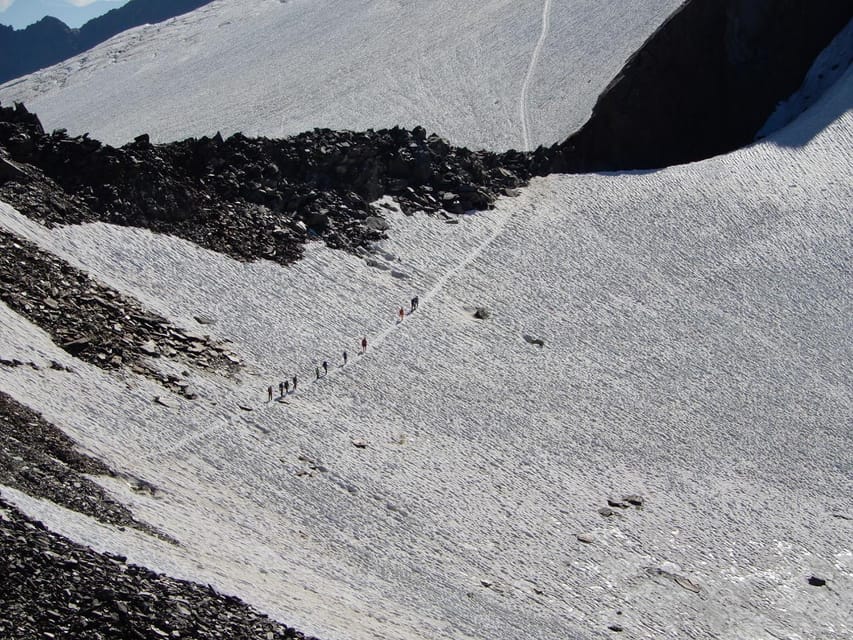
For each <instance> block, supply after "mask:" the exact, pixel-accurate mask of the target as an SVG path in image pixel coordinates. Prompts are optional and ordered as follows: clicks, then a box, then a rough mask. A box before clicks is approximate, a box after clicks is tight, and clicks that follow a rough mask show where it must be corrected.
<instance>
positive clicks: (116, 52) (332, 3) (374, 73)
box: [0, 0, 680, 150]
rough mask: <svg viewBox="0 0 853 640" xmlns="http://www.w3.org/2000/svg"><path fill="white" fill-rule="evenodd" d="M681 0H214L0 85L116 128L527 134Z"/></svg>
mask: <svg viewBox="0 0 853 640" xmlns="http://www.w3.org/2000/svg"><path fill="white" fill-rule="evenodd" d="M679 4H680V1H679V0H646V1H645V2H643V3H635V2H629V1H628V0H618V1H616V2H607V3H601V2H596V1H595V0H570V1H565V2H551V0H483V1H481V2H476V3H472V2H456V1H454V0H421V1H419V2H413V1H410V0H289V1H287V2H285V1H283V0H241V2H228V1H225V0H220V1H219V2H213V3H211V4H210V5H207V6H205V7H201V8H199V9H197V10H196V11H194V12H192V13H190V14H187V15H185V16H181V17H178V18H175V19H173V20H170V21H168V22H166V23H162V24H157V25H150V26H146V27H140V28H138V29H134V30H131V31H128V32H126V33H124V34H121V35H119V36H116V37H115V38H113V39H112V40H111V41H109V42H107V43H104V44H103V45H101V46H99V47H97V48H96V49H93V50H92V51H89V52H86V53H84V54H82V55H80V56H78V57H77V58H74V59H72V60H69V61H67V62H64V63H61V64H59V65H56V66H54V67H52V68H50V69H47V70H44V71H41V72H38V73H35V74H33V75H31V76H28V77H26V78H22V79H19V80H15V81H12V82H10V83H7V84H6V85H4V86H3V87H0V101H3V102H5V103H7V104H8V103H11V102H12V101H13V100H18V101H24V102H25V103H26V105H27V106H28V108H29V109H30V110H32V111H35V112H36V113H38V114H39V116H40V117H41V118H42V121H43V122H44V124H45V126H46V128H47V129H48V130H50V129H51V128H55V127H65V128H68V130H69V131H70V132H72V133H75V134H79V133H83V132H86V131H88V132H90V133H91V134H92V136H93V137H95V138H98V139H101V140H103V141H104V142H109V143H112V144H124V143H125V142H127V141H129V140H131V139H133V138H134V137H135V136H137V135H139V133H140V132H149V133H150V134H151V136H152V139H154V140H157V141H171V140H175V139H179V138H183V137H186V136H189V135H194V136H201V135H212V134H213V133H215V132H216V131H217V130H220V131H222V133H223V134H228V133H232V132H234V131H243V132H244V133H246V134H247V135H266V136H283V135H289V134H295V133H299V132H302V131H305V130H308V129H312V128H314V127H329V128H333V129H356V130H363V129H367V128H380V127H389V126H393V125H398V124H399V125H404V126H407V127H413V126H415V125H423V126H424V127H426V128H427V129H428V130H430V131H436V132H438V133H440V134H441V135H443V136H445V137H446V138H448V139H449V140H451V141H452V142H454V143H458V144H462V145H466V146H469V147H474V148H478V147H487V148H491V149H495V150H499V149H506V148H510V147H514V148H523V147H535V146H536V145H538V144H542V143H544V144H552V143H554V142H557V141H560V140H563V139H565V138H566V137H567V136H568V135H569V134H570V133H571V132H572V131H574V130H575V129H577V128H578V127H580V125H581V124H582V123H583V122H584V121H585V120H586V119H587V117H588V115H589V113H590V111H591V110H592V106H593V104H594V103H595V100H596V98H597V97H598V94H599V93H600V91H601V90H602V89H603V88H604V87H605V86H606V85H607V83H608V82H609V81H610V80H611V78H612V77H613V76H614V75H615V74H616V73H617V71H618V70H619V69H620V68H621V66H622V64H623V63H624V61H625V60H626V59H627V57H628V56H629V55H630V54H631V53H633V52H634V51H635V50H636V49H637V48H638V47H639V46H640V45H641V44H642V42H643V41H644V40H645V39H646V38H647V37H648V36H649V35H650V34H651V33H652V31H654V29H655V28H656V27H657V26H658V25H659V24H661V23H662V22H663V21H664V20H665V19H666V17H667V16H668V15H669V14H670V13H671V12H672V11H673V10H674V9H675V8H676V7H677V6H678V5H679ZM330 17H333V19H330Z"/></svg>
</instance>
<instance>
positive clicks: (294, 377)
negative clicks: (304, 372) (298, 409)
mask: <svg viewBox="0 0 853 640" xmlns="http://www.w3.org/2000/svg"><path fill="white" fill-rule="evenodd" d="M297 382H299V379H298V378H297V377H296V376H293V391H294V392H295V391H296V383H297Z"/></svg>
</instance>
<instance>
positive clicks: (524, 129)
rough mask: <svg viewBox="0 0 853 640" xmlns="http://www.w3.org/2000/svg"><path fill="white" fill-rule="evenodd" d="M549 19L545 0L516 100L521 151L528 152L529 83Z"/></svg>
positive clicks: (547, 1)
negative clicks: (531, 51)
mask: <svg viewBox="0 0 853 640" xmlns="http://www.w3.org/2000/svg"><path fill="white" fill-rule="evenodd" d="M550 19H551V0H545V3H544V4H543V5H542V31H541V32H540V33H539V39H538V40H537V41H536V46H535V47H534V48H533V54H532V55H531V56H530V64H529V65H528V67H527V73H525V74H524V82H523V83H522V85H521V96H520V97H519V100H518V110H519V116H520V119H521V144H522V146H521V150H522V151H529V150H530V115H529V109H528V104H527V103H528V99H529V97H528V92H529V91H530V83H531V82H532V81H533V75H534V73H535V72H536V65H537V64H538V63H539V57H540V56H541V55H542V47H544V46H545V40H546V39H547V38H548V29H549V23H550Z"/></svg>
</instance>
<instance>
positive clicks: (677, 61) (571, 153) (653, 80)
mask: <svg viewBox="0 0 853 640" xmlns="http://www.w3.org/2000/svg"><path fill="white" fill-rule="evenodd" d="M851 17H853V5H851V4H850V3H849V2H838V1H837V0H815V1H806V0H689V1H688V2H685V4H684V5H683V6H682V7H681V8H680V9H679V10H678V11H676V12H675V13H674V14H673V15H672V16H671V17H670V18H669V19H668V20H667V21H666V23H664V24H663V25H662V26H661V27H660V28H659V29H658V30H657V31H656V32H655V33H654V34H653V35H652V36H651V37H650V38H649V40H648V41H647V42H646V43H645V44H644V45H643V46H642V47H641V48H640V49H639V50H638V51H637V53H635V54H634V55H633V56H632V57H631V58H630V59H629V60H628V62H627V63H626V65H625V66H624V67H623V69H622V71H621V72H620V73H619V75H618V76H617V77H616V78H615V79H614V80H613V81H612V82H611V83H610V85H609V86H608V87H607V88H606V89H605V91H604V92H603V93H602V95H601V96H600V97H599V100H598V102H597V104H596V106H595V107H594V109H593V112H592V116H591V117H590V119H589V121H588V122H587V123H586V124H585V125H584V126H583V127H582V128H581V129H580V131H578V132H577V133H576V134H574V135H572V136H571V137H570V138H569V139H568V140H566V141H565V142H564V143H563V144H561V145H559V146H558V147H557V149H556V150H557V151H558V157H557V158H556V159H555V163H554V165H553V169H554V170H555V171H568V172H573V173H576V172H588V171H613V170H628V169H657V168H661V167H665V166H669V165H673V164H681V163H686V162H693V161H696V160H701V159H704V158H708V157H711V156H714V155H718V154H721V153H727V152H729V151H733V150H734V149H737V148H739V147H742V146H744V145H746V144H749V143H750V142H752V140H753V139H754V137H755V134H756V132H757V131H758V130H759V129H760V128H761V126H762V125H763V124H764V122H765V121H766V120H767V118H768V117H769V116H770V114H771V113H772V111H773V109H774V107H775V105H776V104H777V103H778V102H779V101H780V100H783V99H784V98H787V97H788V96H789V95H790V94H791V93H793V92H794V91H795V90H796V89H797V88H798V87H799V85H800V83H801V82H802V80H803V77H804V75H805V73H806V72H807V71H808V69H809V67H810V66H811V64H812V62H813V61H814V59H815V57H816V56H817V55H818V54H819V53H820V52H821V51H822V50H823V49H824V48H825V47H826V46H827V45H828V44H829V42H830V41H831V40H832V38H833V37H834V36H835V35H836V34H837V33H838V32H840V31H841V29H843V28H844V27H845V25H846V24H847V23H848V22H849V21H850V19H851Z"/></svg>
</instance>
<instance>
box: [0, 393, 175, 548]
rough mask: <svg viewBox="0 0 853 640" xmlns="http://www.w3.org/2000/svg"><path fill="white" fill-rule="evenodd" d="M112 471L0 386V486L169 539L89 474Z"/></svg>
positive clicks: (107, 521) (112, 474) (111, 472)
mask: <svg viewBox="0 0 853 640" xmlns="http://www.w3.org/2000/svg"><path fill="white" fill-rule="evenodd" d="M94 475H106V476H111V477H114V476H115V475H116V474H115V472H114V471H113V470H112V469H110V468H109V467H108V466H107V465H105V464H104V463H103V462H101V461H100V460H97V459H95V458H92V457H90V456H87V455H85V454H83V453H81V452H80V451H79V450H78V449H77V447H76V445H75V443H74V442H73V441H72V440H71V439H70V438H69V437H68V436H67V435H65V433H63V432H62V431H61V430H60V429H58V428H57V427H56V426H54V425H53V424H51V423H50V422H48V421H46V420H45V419H44V418H43V417H42V416H41V415H40V414H38V413H36V412H35V411H32V410H30V409H29V408H27V407H25V406H24V405H22V404H21V403H19V402H17V401H16V400H14V399H13V398H11V397H10V396H8V395H7V394H5V393H3V392H2V391H0V485H4V486H7V487H13V488H15V489H18V490H19V491H23V492H24V493H26V494H28V495H31V496H35V497H38V498H43V499H45V500H50V501H51V502H54V503H56V504H59V505H62V506H63V507H65V508H66V509H70V510H72V511H77V512H79V513H82V514H85V515H87V516H89V517H92V518H95V519H96V520H98V521H100V522H103V523H105V524H110V525H114V526H117V527H134V528H136V529H139V530H140V531H144V532H146V533H149V534H152V535H155V536H157V537H159V538H162V539H164V540H169V541H170V542H173V540H172V539H171V538H169V537H168V536H166V535H164V534H162V533H160V532H158V531H157V530H155V529H153V528H152V527H151V526H149V525H147V524H145V523H142V522H139V521H138V520H136V519H135V518H134V517H133V514H131V512H130V510H129V509H127V507H125V506H124V505H122V504H121V503H119V502H116V501H115V500H113V499H112V498H110V497H109V496H108V495H107V493H106V492H105V491H104V490H103V489H102V488H101V487H100V486H99V485H98V484H96V483H95V482H93V481H92V480H90V479H89V478H88V476H94Z"/></svg>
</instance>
